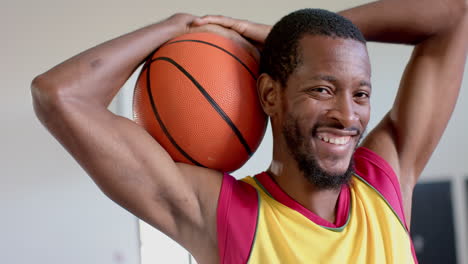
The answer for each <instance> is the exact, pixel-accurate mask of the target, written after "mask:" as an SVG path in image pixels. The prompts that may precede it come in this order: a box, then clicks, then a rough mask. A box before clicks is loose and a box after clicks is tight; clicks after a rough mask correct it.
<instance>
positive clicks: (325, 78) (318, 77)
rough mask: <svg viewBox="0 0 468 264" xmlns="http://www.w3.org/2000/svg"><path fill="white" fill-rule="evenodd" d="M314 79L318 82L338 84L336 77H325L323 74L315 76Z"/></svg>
mask: <svg viewBox="0 0 468 264" xmlns="http://www.w3.org/2000/svg"><path fill="white" fill-rule="evenodd" d="M312 79H314V80H318V81H327V82H336V81H337V79H336V77H335V76H332V75H323V74H318V75H314V76H313V77H312Z"/></svg>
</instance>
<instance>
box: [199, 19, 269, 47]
mask: <svg viewBox="0 0 468 264" xmlns="http://www.w3.org/2000/svg"><path fill="white" fill-rule="evenodd" d="M206 24H216V25H220V26H222V27H225V28H229V29H231V30H234V31H236V32H237V33H239V34H241V35H242V36H243V37H245V38H247V39H248V40H250V41H251V42H252V44H254V45H255V46H256V47H257V48H258V49H259V50H261V49H262V48H263V44H264V43H265V39H266V37H267V36H268V33H270V30H271V26H269V25H264V24H259V23H254V22H251V21H248V20H241V19H235V18H231V17H226V16H220V15H207V16H204V17H201V18H197V19H195V20H194V21H193V25H194V26H202V25H206Z"/></svg>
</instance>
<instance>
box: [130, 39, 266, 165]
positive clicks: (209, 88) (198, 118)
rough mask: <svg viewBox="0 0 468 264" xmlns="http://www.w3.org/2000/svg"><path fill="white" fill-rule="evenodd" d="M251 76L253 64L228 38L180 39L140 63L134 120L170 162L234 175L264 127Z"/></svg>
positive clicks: (255, 69) (254, 70) (255, 71)
mask: <svg viewBox="0 0 468 264" xmlns="http://www.w3.org/2000/svg"><path fill="white" fill-rule="evenodd" d="M257 75H258V62H257V61H256V60H255V59H254V58H253V57H252V56H251V55H250V54H249V53H248V52H247V51H246V50H245V49H243V48H242V47H240V46H238V45H237V44H236V43H235V42H233V41H232V40H230V39H227V38H225V37H222V36H219V35H216V34H213V33H205V32H204V33H191V34H186V35H182V36H180V37H177V38H175V39H172V40H171V41H169V42H167V43H166V44H164V45H163V46H162V47H160V48H159V49H158V50H157V51H156V52H155V53H154V54H153V55H152V56H151V58H150V59H148V61H147V62H146V63H145V65H144V66H143V69H142V71H141V73H140V75H139V77H138V81H137V84H136V87H135V92H134V98H133V115H134V119H135V121H136V122H137V123H138V124H139V125H141V126H143V127H144V128H145V129H146V130H147V131H148V132H149V133H150V134H151V135H152V136H153V137H154V138H155V139H156V140H157V141H158V142H159V143H160V144H161V145H162V146H163V147H164V148H165V149H166V151H167V152H168V153H169V154H170V155H171V157H172V158H173V159H174V160H175V161H178V162H184V163H189V164H194V165H198V166H203V167H207V168H212V169H216V170H220V171H226V172H229V171H234V170H236V169H238V168H240V167H241V166H242V165H243V164H244V163H245V162H246V161H247V160H248V159H249V158H250V156H251V155H252V154H253V153H254V152H255V150H256V149H257V147H258V146H259V144H260V141H261V140H262V138H263V135H264V133H265V129H266V125H267V118H266V115H265V114H264V112H263V110H262V108H261V106H260V103H259V101H258V96H257V89H256V79H257Z"/></svg>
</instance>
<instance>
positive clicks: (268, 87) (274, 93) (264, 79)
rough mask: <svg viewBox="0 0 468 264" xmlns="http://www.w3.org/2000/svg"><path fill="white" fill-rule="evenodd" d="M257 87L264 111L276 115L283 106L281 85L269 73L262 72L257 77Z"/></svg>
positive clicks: (271, 115) (269, 114)
mask: <svg viewBox="0 0 468 264" xmlns="http://www.w3.org/2000/svg"><path fill="white" fill-rule="evenodd" d="M257 89H258V97H259V99H260V103H261V104H262V108H263V111H264V112H265V113H266V114H267V115H268V116H270V117H273V116H275V115H276V113H277V112H278V109H279V107H280V106H281V102H280V100H281V96H280V95H281V86H280V85H279V83H278V82H276V81H275V80H273V78H271V77H270V76H269V75H268V74H266V73H262V74H261V75H260V76H259V77H258V79H257Z"/></svg>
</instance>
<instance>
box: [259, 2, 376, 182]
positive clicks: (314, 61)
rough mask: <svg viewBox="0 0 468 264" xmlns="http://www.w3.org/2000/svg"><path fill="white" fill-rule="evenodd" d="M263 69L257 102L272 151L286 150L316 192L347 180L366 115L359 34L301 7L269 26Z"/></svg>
mask: <svg viewBox="0 0 468 264" xmlns="http://www.w3.org/2000/svg"><path fill="white" fill-rule="evenodd" d="M260 64H261V66H260V68H261V72H262V75H261V77H260V78H259V83H258V84H259V92H260V99H261V102H262V105H263V108H264V110H265V112H266V113H267V114H268V115H269V116H270V117H271V120H272V126H273V134H274V138H275V145H279V146H280V147H279V149H277V152H283V150H286V151H287V152H288V153H289V155H290V156H291V157H292V158H293V159H294V160H295V162H296V165H297V166H298V168H299V169H300V170H301V171H302V172H303V173H304V175H305V177H306V178H307V179H308V180H309V181H310V182H312V183H313V184H315V185H316V186H317V187H319V188H337V187H339V186H341V184H343V183H346V182H347V181H348V179H349V178H350V175H351V173H352V169H351V161H352V155H353V153H354V150H355V148H356V146H357V144H358V141H359V139H360V137H361V135H362V133H363V131H364V130H365V128H366V126H367V123H368V121H369V114H370V104H369V96H370V92H371V87H370V63H369V58H368V55H367V49H366V46H365V39H364V37H363V36H362V34H361V33H360V31H359V30H358V29H357V27H356V26H354V25H353V24H352V23H351V22H350V21H349V20H347V19H345V18H343V17H341V16H339V15H337V14H334V13H331V12H328V11H325V10H317V9H303V10H299V11H296V12H293V13H291V14H289V15H287V16H286V17H284V18H282V19H281V20H280V21H279V22H278V23H277V24H276V25H275V26H274V27H273V29H272V31H271V33H270V35H269V36H268V37H267V39H266V41H265V46H264V50H263V53H262V58H261V63H260ZM274 155H276V157H275V159H276V158H278V157H279V156H282V155H283V154H281V153H274Z"/></svg>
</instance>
